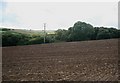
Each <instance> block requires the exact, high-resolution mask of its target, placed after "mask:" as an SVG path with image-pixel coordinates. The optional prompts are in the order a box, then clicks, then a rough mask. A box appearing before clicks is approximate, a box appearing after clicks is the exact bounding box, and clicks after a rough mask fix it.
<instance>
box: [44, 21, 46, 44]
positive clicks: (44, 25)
mask: <svg viewBox="0 0 120 83" xmlns="http://www.w3.org/2000/svg"><path fill="white" fill-rule="evenodd" d="M45 42H46V23H44V43H45Z"/></svg>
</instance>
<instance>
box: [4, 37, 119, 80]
mask: <svg viewBox="0 0 120 83" xmlns="http://www.w3.org/2000/svg"><path fill="white" fill-rule="evenodd" d="M2 52H3V54H2V61H3V63H2V64H3V65H2V73H3V74H2V78H3V81H10V80H13V81H60V80H68V81H116V80H118V79H117V78H118V39H109V40H96V41H82V42H69V43H68V42H66V43H53V44H41V45H40V44H39V45H28V46H13V47H3V48H2Z"/></svg>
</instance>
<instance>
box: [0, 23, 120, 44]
mask: <svg viewBox="0 0 120 83" xmlns="http://www.w3.org/2000/svg"><path fill="white" fill-rule="evenodd" d="M111 38H120V30H119V29H116V28H107V27H93V26H92V25H91V24H88V23H85V22H81V21H78V22H76V23H75V24H74V25H73V27H70V28H68V30H65V29H58V30H57V31H55V34H46V43H54V42H61V41H65V42H71V41H85V40H99V39H111ZM42 43H44V37H43V36H41V35H32V36H31V35H26V34H22V33H18V32H13V31H11V30H10V29H6V28H3V29H2V46H17V45H31V44H42Z"/></svg>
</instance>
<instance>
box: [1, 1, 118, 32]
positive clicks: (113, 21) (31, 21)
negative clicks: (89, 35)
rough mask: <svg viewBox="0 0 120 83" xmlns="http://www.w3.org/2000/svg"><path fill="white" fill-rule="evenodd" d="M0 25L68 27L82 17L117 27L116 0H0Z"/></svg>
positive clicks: (97, 24) (99, 23)
mask: <svg viewBox="0 0 120 83" xmlns="http://www.w3.org/2000/svg"><path fill="white" fill-rule="evenodd" d="M0 16H2V17H0V26H3V27H9V28H16V29H34V30H42V29H43V24H44V23H46V28H47V29H48V30H57V29H68V28H69V27H72V26H73V25H74V23H75V22H77V21H82V22H86V23H89V24H91V25H93V26H95V27H97V26H98V27H101V26H104V27H115V28H117V27H118V2H9V1H4V2H2V1H1V0H0Z"/></svg>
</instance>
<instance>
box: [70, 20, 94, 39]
mask: <svg viewBox="0 0 120 83" xmlns="http://www.w3.org/2000/svg"><path fill="white" fill-rule="evenodd" d="M68 31H69V36H68V37H69V38H70V39H69V40H70V41H82V40H90V39H92V35H93V33H94V28H93V26H92V25H90V24H87V23H85V22H81V21H78V22H76V23H75V24H74V26H73V27H70V28H69V30H68Z"/></svg>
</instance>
